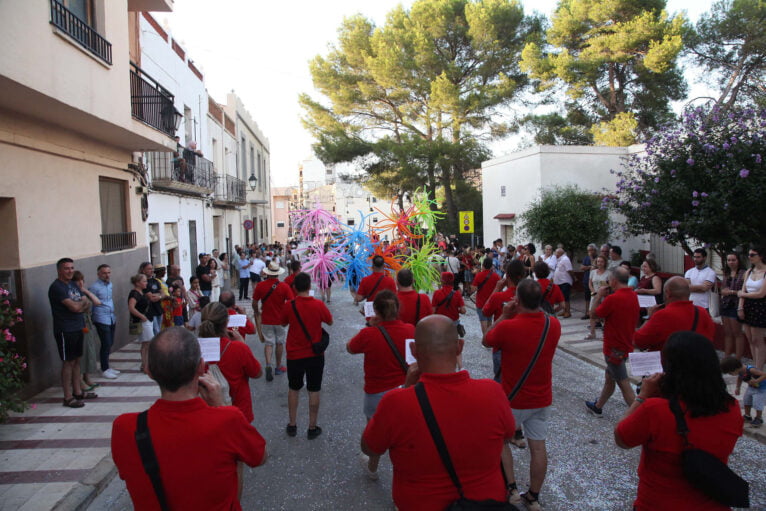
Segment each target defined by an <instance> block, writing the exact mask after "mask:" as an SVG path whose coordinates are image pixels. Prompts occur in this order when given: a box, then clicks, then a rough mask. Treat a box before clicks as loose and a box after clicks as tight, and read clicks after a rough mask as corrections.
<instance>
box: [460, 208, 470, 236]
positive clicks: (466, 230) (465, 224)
mask: <svg viewBox="0 0 766 511" xmlns="http://www.w3.org/2000/svg"><path fill="white" fill-rule="evenodd" d="M458 218H459V219H460V232H461V233H463V234H472V233H473V211H460V212H459V213H458Z"/></svg>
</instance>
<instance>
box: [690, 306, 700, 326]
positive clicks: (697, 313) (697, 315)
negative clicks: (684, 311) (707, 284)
mask: <svg viewBox="0 0 766 511" xmlns="http://www.w3.org/2000/svg"><path fill="white" fill-rule="evenodd" d="M692 307H694V322H693V323H692V332H696V331H697V321H699V319H700V309H699V307H697V306H696V305H692Z"/></svg>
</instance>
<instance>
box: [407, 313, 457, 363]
mask: <svg viewBox="0 0 766 511" xmlns="http://www.w3.org/2000/svg"><path fill="white" fill-rule="evenodd" d="M415 350H416V356H417V359H418V367H419V368H420V370H421V371H423V372H428V373H446V372H454V371H455V365H456V364H457V356H458V355H459V354H460V352H461V351H462V342H460V340H459V339H458V335H457V327H456V326H455V325H454V323H452V320H451V319H450V318H448V317H447V316H442V315H441V314H432V315H431V316H426V317H425V318H423V319H421V320H420V321H419V322H418V325H417V326H416V327H415Z"/></svg>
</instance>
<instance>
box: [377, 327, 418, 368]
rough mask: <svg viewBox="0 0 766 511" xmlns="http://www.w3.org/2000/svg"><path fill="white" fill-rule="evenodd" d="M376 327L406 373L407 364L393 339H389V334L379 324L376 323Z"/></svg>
mask: <svg viewBox="0 0 766 511" xmlns="http://www.w3.org/2000/svg"><path fill="white" fill-rule="evenodd" d="M377 329H378V330H380V333H381V334H383V338H384V339H385V340H386V342H387V343H388V347H389V348H391V351H393V352H394V356H395V357H396V360H398V361H399V365H400V366H402V369H403V370H404V373H405V374H406V373H407V369H409V367H410V366H409V365H408V364H407V362H406V361H405V360H404V357H402V354H401V353H399V350H398V349H397V348H396V345H395V344H394V341H393V339H391V336H390V335H388V331H386V329H385V328H383V327H382V326H381V325H377Z"/></svg>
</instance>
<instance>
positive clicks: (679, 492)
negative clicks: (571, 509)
mask: <svg viewBox="0 0 766 511" xmlns="http://www.w3.org/2000/svg"><path fill="white" fill-rule="evenodd" d="M662 365H663V368H664V369H665V372H664V374H655V375H653V376H650V377H649V378H646V379H644V381H643V385H642V386H641V393H640V394H639V396H638V397H637V398H636V400H635V401H634V402H633V404H631V405H630V408H628V411H627V412H626V413H625V416H624V417H623V418H622V420H621V421H620V422H619V424H617V426H616V427H615V429H614V439H615V442H616V443H617V445H618V446H619V447H622V448H623V449H630V448H633V447H637V446H639V445H640V446H641V462H640V464H639V466H638V495H637V497H636V501H635V502H634V504H633V505H634V509H636V510H637V511H643V510H649V509H651V510H654V511H662V510H676V509H696V510H702V509H704V510H724V509H729V507H727V506H725V505H723V504H720V503H718V502H716V501H714V500H713V499H711V498H710V497H708V496H706V495H705V494H704V493H702V492H701V491H700V490H698V489H697V488H695V487H693V486H692V485H691V484H690V483H689V482H688V481H687V480H686V478H685V477H684V475H683V473H682V472H681V452H682V451H683V448H684V447H683V446H684V443H683V438H682V437H681V435H679V434H678V432H677V429H676V419H675V416H674V415H673V412H672V411H671V410H670V405H669V402H670V401H669V400H671V399H676V400H678V402H679V404H680V407H681V409H682V410H683V412H684V417H685V419H686V423H687V426H688V428H689V433H688V434H687V436H688V440H689V443H690V444H692V445H694V447H695V448H697V449H702V450H705V451H707V452H709V453H710V454H713V455H714V456H715V457H717V458H718V459H719V460H721V461H722V462H724V463H727V462H728V459H729V455H730V454H731V452H732V451H733V450H734V445H735V444H736V443H737V439H738V438H739V437H740V436H742V426H743V423H744V421H743V419H742V415H741V413H740V411H739V404H738V403H737V400H736V399H734V398H733V397H732V396H731V395H729V393H728V392H727V391H726V384H725V383H724V381H723V377H722V375H721V370H720V368H719V363H718V356H717V355H716V352H715V348H714V347H713V344H712V343H711V342H710V341H709V340H708V339H706V338H705V337H703V336H702V335H700V334H697V333H694V332H676V333H675V334H673V335H671V336H670V338H669V339H668V341H667V342H666V343H665V347H664V348H663V350H662Z"/></svg>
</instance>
